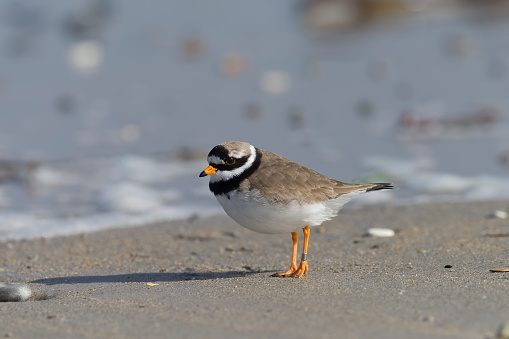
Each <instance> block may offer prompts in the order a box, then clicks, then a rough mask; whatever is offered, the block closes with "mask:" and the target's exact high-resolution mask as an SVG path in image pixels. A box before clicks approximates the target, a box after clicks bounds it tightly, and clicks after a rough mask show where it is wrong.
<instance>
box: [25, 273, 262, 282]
mask: <svg viewBox="0 0 509 339" xmlns="http://www.w3.org/2000/svg"><path fill="white" fill-rule="evenodd" d="M267 272H269V271H249V272H246V271H226V272H180V273H177V272H175V273H174V272H164V273H130V274H114V275H83V276H68V277H57V278H44V279H37V280H33V281H31V282H32V283H35V284H44V285H60V284H92V283H119V282H120V283H125V282H154V281H158V282H172V281H189V280H215V279H229V278H238V277H245V276H247V275H252V274H263V273H267Z"/></svg>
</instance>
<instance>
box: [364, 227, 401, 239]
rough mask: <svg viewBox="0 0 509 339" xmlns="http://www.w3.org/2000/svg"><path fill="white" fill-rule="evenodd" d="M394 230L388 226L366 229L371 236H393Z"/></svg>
mask: <svg viewBox="0 0 509 339" xmlns="http://www.w3.org/2000/svg"><path fill="white" fill-rule="evenodd" d="M394 234H396V233H395V232H394V230H391V229H390V228H370V229H369V230H368V235H370V236H372V237H393V236H394Z"/></svg>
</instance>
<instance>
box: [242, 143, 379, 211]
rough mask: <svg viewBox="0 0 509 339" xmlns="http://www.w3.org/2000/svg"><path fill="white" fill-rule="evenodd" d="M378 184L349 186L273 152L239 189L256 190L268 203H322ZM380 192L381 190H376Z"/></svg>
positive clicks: (266, 152)
mask: <svg viewBox="0 0 509 339" xmlns="http://www.w3.org/2000/svg"><path fill="white" fill-rule="evenodd" d="M376 185H377V184H363V185H357V184H349V183H345V182H341V181H337V180H334V179H331V178H328V177H326V176H323V175H321V174H320V173H318V172H315V171H313V170H311V169H309V168H307V167H304V166H302V165H299V164H297V163H294V162H291V161H290V160H288V159H285V158H283V157H281V156H279V155H277V154H274V153H272V152H268V151H263V155H262V160H261V165H260V167H259V168H258V170H257V171H255V172H254V173H253V174H252V175H251V176H250V177H249V178H248V179H247V180H245V181H244V182H243V183H242V184H241V185H240V187H239V188H240V189H241V190H244V189H248V188H256V189H258V190H259V191H260V192H261V193H262V194H263V195H264V196H265V197H271V198H269V199H268V200H271V201H273V202H279V203H283V204H286V203H289V202H291V201H297V202H298V203H300V204H303V203H309V202H323V201H327V200H330V199H334V198H337V197H339V196H341V195H343V194H346V193H351V192H355V191H366V190H369V189H374V188H375V186H376ZM378 189H381V188H378Z"/></svg>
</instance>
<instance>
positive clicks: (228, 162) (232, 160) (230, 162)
mask: <svg viewBox="0 0 509 339" xmlns="http://www.w3.org/2000/svg"><path fill="white" fill-rule="evenodd" d="M234 163H235V158H228V159H226V160H225V164H227V165H233V164H234Z"/></svg>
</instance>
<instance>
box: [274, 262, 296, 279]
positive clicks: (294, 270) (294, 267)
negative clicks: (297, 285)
mask: <svg viewBox="0 0 509 339" xmlns="http://www.w3.org/2000/svg"><path fill="white" fill-rule="evenodd" d="M297 270H298V268H297V264H296V263H292V266H291V267H290V269H289V270H288V271H286V272H285V273H274V274H273V275H271V277H286V276H291V274H294V273H295V272H297Z"/></svg>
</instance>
